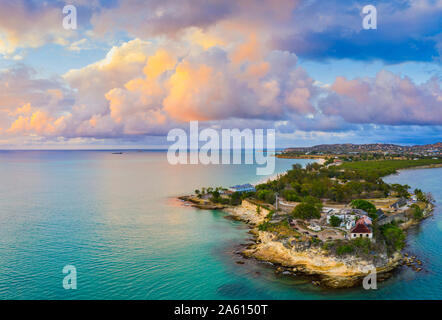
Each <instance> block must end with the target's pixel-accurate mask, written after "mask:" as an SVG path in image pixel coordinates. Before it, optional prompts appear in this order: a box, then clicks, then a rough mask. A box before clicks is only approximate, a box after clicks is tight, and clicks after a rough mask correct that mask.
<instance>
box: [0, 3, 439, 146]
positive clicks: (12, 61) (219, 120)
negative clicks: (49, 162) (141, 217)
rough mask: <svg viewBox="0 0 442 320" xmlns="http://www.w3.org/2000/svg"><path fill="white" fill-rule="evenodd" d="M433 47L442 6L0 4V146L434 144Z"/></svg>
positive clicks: (435, 58) (435, 64) (436, 53)
mask: <svg viewBox="0 0 442 320" xmlns="http://www.w3.org/2000/svg"><path fill="white" fill-rule="evenodd" d="M368 4H370V5H373V6H374V7H375V8H376V13H377V19H376V29H365V28H363V20H364V18H365V16H366V14H364V13H363V7H364V6H366V5H368ZM66 5H73V6H74V7H75V9H76V28H75V29H72V28H65V25H64V24H63V21H64V20H66V18H67V16H69V18H71V17H72V16H71V14H72V11H69V12H65V13H63V8H64V6H66ZM69 21H70V22H72V20H69ZM372 22H373V21H372ZM441 52H442V0H396V1H394V0H391V1H374V0H366V1H356V0H348V1H339V0H328V1H319V0H236V1H226V0H150V1H149V0H148V1H141V0H126V1H121V0H111V1H104V0H101V1H100V0H72V1H56V0H53V1H37V0H35V1H32V0H0V149H53V148H54V149H71V148H85V149H86V148H88V149H90V148H92V149H94V148H163V147H165V146H167V145H168V142H167V141H166V136H167V134H168V132H169V131H170V130H172V129H174V128H182V129H185V130H188V128H189V121H194V120H197V121H199V123H200V127H201V128H203V127H210V128H214V129H217V130H219V129H225V128H226V129H228V128H238V129H245V128H250V129H275V130H276V144H277V146H278V147H289V146H310V145H315V144H322V143H378V142H381V143H382V142H384V143H397V144H407V145H409V144H426V143H435V142H439V141H442V90H441V79H442V68H441V63H442V61H441V56H440V54H441Z"/></svg>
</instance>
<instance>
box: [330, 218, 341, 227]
mask: <svg viewBox="0 0 442 320" xmlns="http://www.w3.org/2000/svg"><path fill="white" fill-rule="evenodd" d="M341 222H342V220H341V219H339V218H338V217H337V216H331V217H330V224H331V226H332V227H339V226H340V225H341Z"/></svg>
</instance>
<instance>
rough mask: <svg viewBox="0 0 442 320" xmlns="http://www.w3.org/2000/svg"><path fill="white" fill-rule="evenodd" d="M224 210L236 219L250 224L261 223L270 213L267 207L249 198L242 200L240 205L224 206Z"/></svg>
mask: <svg viewBox="0 0 442 320" xmlns="http://www.w3.org/2000/svg"><path fill="white" fill-rule="evenodd" d="M258 207H259V208H258ZM224 211H226V212H228V213H230V214H231V215H232V216H233V217H235V218H236V219H238V220H241V221H244V222H246V223H248V224H251V225H258V224H260V223H262V222H263V221H264V219H265V218H266V217H267V215H268V214H269V213H270V211H269V210H268V209H266V208H264V207H262V206H259V205H257V204H255V203H252V202H250V201H249V200H243V201H242V203H241V205H239V206H236V207H228V208H225V209H224Z"/></svg>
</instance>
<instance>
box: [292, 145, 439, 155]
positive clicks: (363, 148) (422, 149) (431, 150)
mask: <svg viewBox="0 0 442 320" xmlns="http://www.w3.org/2000/svg"><path fill="white" fill-rule="evenodd" d="M367 152H369V153H386V152H387V153H395V154H396V153H397V154H407V153H413V154H430V155H431V154H441V153H442V142H438V143H433V144H426V145H415V146H401V145H396V144H388V143H371V144H352V143H344V144H321V145H317V146H313V147H298V148H296V147H295V148H287V149H285V150H284V153H303V154H306V153H314V154H318V153H325V154H349V153H367Z"/></svg>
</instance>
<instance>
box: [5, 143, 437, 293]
mask: <svg viewBox="0 0 442 320" xmlns="http://www.w3.org/2000/svg"><path fill="white" fill-rule="evenodd" d="M309 161H311V160H289V159H276V172H284V171H285V170H287V169H289V168H290V167H291V166H292V164H294V163H300V164H302V165H305V164H306V163H308V162H309ZM263 178H264V177H262V176H257V175H256V166H254V165H216V166H214V165H209V166H203V165H177V166H173V165H170V164H169V163H168V162H167V158H166V153H165V152H158V151H157V152H154V151H143V152H136V151H124V152H123V154H112V151H0V299H348V298H350V299H441V298H442V287H441V283H442V246H441V245H440V244H441V243H442V214H441V213H442V212H441V206H440V204H441V203H442V186H441V183H440V182H441V178H442V169H419V170H408V171H403V172H401V173H400V174H399V175H395V176H391V177H388V178H387V179H386V180H388V182H398V183H407V184H409V185H411V186H412V187H413V188H415V187H419V188H421V189H422V190H424V191H430V192H432V194H433V195H434V197H435V198H436V200H437V201H438V202H439V206H438V207H437V208H436V210H435V214H434V216H433V217H432V218H429V219H427V220H426V221H424V222H423V223H422V224H421V225H420V226H419V227H416V228H414V229H412V230H411V232H410V236H409V237H408V245H407V248H406V250H407V251H408V252H412V253H413V254H416V255H417V256H418V257H419V259H421V260H422V261H423V266H424V271H422V272H420V273H415V272H413V271H411V270H409V269H406V268H403V269H400V270H398V272H396V273H395V275H394V276H393V277H392V278H391V279H389V280H388V281H385V282H382V283H380V284H379V285H378V289H377V290H371V291H367V290H364V289H362V288H355V289H346V290H325V289H321V288H318V287H315V286H313V285H312V284H311V283H310V280H307V279H303V278H297V277H289V276H283V275H275V274H274V272H273V269H272V268H271V267H269V266H268V265H266V264H264V263H259V262H256V261H252V260H244V259H243V258H242V257H241V256H240V255H238V254H237V253H235V252H236V251H237V250H238V249H239V245H240V244H244V243H247V242H248V241H250V235H249V234H248V233H247V232H248V229H247V227H246V226H245V225H244V224H243V223H241V222H237V221H232V220H229V219H226V218H225V217H226V215H225V214H224V213H223V212H217V211H203V210H197V209H194V208H191V207H186V206H183V204H182V203H181V202H180V201H177V200H176V196H178V195H183V194H186V193H190V192H193V190H195V189H197V188H201V187H202V186H206V187H208V186H212V187H216V186H230V185H233V184H240V183H246V182H250V183H256V182H258V181H261V180H263ZM238 261H243V262H245V263H244V264H237V262H238ZM65 265H73V266H75V267H76V269H77V289H76V290H65V289H64V288H63V285H62V281H63V278H64V277H65V274H63V272H62V270H63V267H64V266H65Z"/></svg>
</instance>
